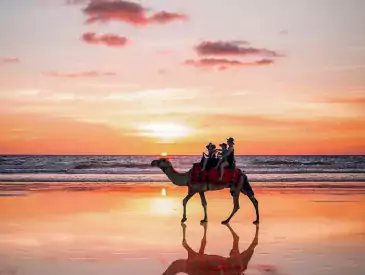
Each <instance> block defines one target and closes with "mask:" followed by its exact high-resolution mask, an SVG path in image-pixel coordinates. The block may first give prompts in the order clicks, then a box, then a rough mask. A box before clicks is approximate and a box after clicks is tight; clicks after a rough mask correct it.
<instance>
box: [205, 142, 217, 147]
mask: <svg viewBox="0 0 365 275" xmlns="http://www.w3.org/2000/svg"><path fill="white" fill-rule="evenodd" d="M205 148H207V149H209V148H213V149H215V148H216V147H215V145H214V144H213V143H211V142H209V143H208V144H207V146H205Z"/></svg>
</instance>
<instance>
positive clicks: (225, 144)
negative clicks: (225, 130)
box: [219, 142, 227, 147]
mask: <svg viewBox="0 0 365 275" xmlns="http://www.w3.org/2000/svg"><path fill="white" fill-rule="evenodd" d="M219 146H220V147H223V146H226V147H227V143H224V142H223V143H221V144H219Z"/></svg>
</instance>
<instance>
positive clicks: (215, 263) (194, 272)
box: [163, 223, 271, 275]
mask: <svg viewBox="0 0 365 275" xmlns="http://www.w3.org/2000/svg"><path fill="white" fill-rule="evenodd" d="M203 226H204V235H203V238H202V240H201V244H200V249H199V252H195V251H194V250H193V249H192V248H191V247H190V246H189V245H188V243H187V241H186V225H185V224H182V231H183V240H182V245H183V247H184V248H185V249H186V251H187V252H188V258H187V259H180V260H175V261H173V262H172V263H171V264H170V265H169V267H168V268H167V269H166V271H165V272H164V273H163V275H175V274H180V273H186V274H188V275H198V274H199V275H204V274H217V275H219V274H225V275H240V274H243V272H244V271H245V270H246V269H247V266H248V263H249V262H250V260H251V258H252V256H253V253H254V250H255V248H256V246H257V244H258V235H259V226H258V225H256V231H255V237H254V239H253V241H252V243H251V244H250V246H249V247H248V248H247V249H246V250H245V251H244V252H242V253H240V251H239V247H238V244H239V236H238V235H237V234H236V232H234V230H233V229H232V228H231V227H230V225H229V224H226V226H227V227H228V229H229V231H230V232H231V234H232V237H233V244H232V250H231V251H230V255H229V257H223V256H219V255H209V254H205V253H204V250H205V246H206V243H207V241H206V234H207V223H204V224H203ZM258 268H259V269H261V268H260V267H258ZM266 271H269V269H266ZM270 274H271V272H270Z"/></svg>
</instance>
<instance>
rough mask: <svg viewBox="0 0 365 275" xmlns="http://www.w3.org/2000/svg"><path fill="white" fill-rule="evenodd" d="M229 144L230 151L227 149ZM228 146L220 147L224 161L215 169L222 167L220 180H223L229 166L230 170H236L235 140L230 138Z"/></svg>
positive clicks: (223, 144)
mask: <svg viewBox="0 0 365 275" xmlns="http://www.w3.org/2000/svg"><path fill="white" fill-rule="evenodd" d="M227 144H228V149H226V148H227ZM227 144H226V143H221V144H219V146H221V147H222V159H221V160H220V161H219V162H218V164H217V166H216V167H215V169H218V168H219V167H220V170H221V171H220V176H219V180H222V178H223V173H224V168H225V167H227V166H228V167H229V168H230V169H234V168H235V159H234V138H232V137H230V138H228V139H227Z"/></svg>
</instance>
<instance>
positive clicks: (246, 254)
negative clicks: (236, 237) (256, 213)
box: [240, 225, 259, 266]
mask: <svg viewBox="0 0 365 275" xmlns="http://www.w3.org/2000/svg"><path fill="white" fill-rule="evenodd" d="M258 243H259V226H258V225H256V232H255V237H254V239H253V240H252V243H251V244H250V246H249V247H248V248H247V249H246V250H245V251H243V252H242V253H241V254H240V257H241V259H242V260H243V261H244V262H245V263H244V264H245V266H247V265H248V262H249V261H250V260H251V258H252V255H253V253H254V250H255V248H256V246H257V245H258Z"/></svg>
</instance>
